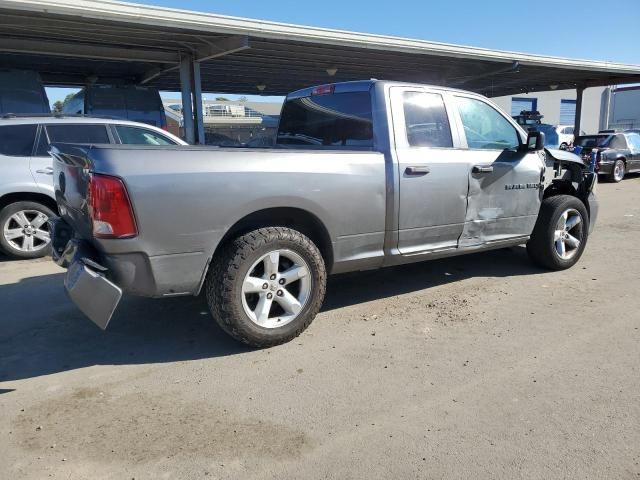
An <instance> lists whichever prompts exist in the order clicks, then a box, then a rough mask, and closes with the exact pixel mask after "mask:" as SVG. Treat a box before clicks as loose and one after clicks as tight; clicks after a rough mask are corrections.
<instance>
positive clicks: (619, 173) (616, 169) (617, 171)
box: [613, 162, 624, 181]
mask: <svg viewBox="0 0 640 480" xmlns="http://www.w3.org/2000/svg"><path fill="white" fill-rule="evenodd" d="M623 176H624V163H622V162H616V164H615V165H614V166H613V178H615V179H616V180H618V181H620V180H622V177H623Z"/></svg>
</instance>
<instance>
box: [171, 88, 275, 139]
mask: <svg viewBox="0 0 640 480" xmlns="http://www.w3.org/2000/svg"><path fill="white" fill-rule="evenodd" d="M163 103H164V105H165V110H166V111H171V112H173V113H174V114H178V115H180V113H179V112H181V110H182V102H181V100H179V99H168V98H166V99H164V100H163ZM281 108H282V102H249V101H240V100H236V101H233V100H204V101H203V107H202V112H203V120H204V128H205V139H206V140H205V141H206V143H207V144H209V145H220V146H234V145H243V144H249V145H255V146H260V145H264V146H266V145H269V144H270V143H271V141H272V139H273V138H275V134H276V130H277V128H278V120H279V118H280V109H281Z"/></svg>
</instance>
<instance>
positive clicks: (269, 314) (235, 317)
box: [205, 227, 327, 348]
mask: <svg viewBox="0 0 640 480" xmlns="http://www.w3.org/2000/svg"><path fill="white" fill-rule="evenodd" d="M326 277H327V274H326V269H325V265H324V261H323V259H322V255H321V254H320V251H319V250H318V248H317V247H316V245H315V244H314V243H313V242H312V241H311V240H310V239H309V238H308V237H306V236H305V235H303V234H302V233H300V232H298V231H296V230H293V229H290V228H283V227H269V228H261V229H258V230H254V231H252V232H249V233H247V234H245V235H242V236H240V237H238V238H236V239H234V240H233V241H231V242H229V243H228V244H227V245H225V246H224V247H223V249H222V251H221V252H220V253H219V254H216V256H215V258H214V260H213V262H212V264H211V268H210V269H209V273H208V275H207V281H206V285H205V291H206V296H207V302H208V304H209V308H210V310H211V313H212V315H213V316H214V318H215V319H216V321H217V322H218V324H219V325H220V327H222V329H223V330H224V331H225V332H227V333H228V334H229V335H231V336H232V337H233V338H235V339H236V340H239V341H240V342H243V343H246V344H247V345H250V346H253V347H258V348H264V347H271V346H274V345H279V344H281V343H286V342H288V341H290V340H292V339H294V338H295V337H297V336H298V335H300V333H302V332H303V331H304V330H305V329H306V328H307V327H308V326H309V325H310V324H311V322H312V321H313V319H314V318H315V316H316V314H317V313H318V311H319V310H320V307H321V305H322V301H323V300H324V294H325V288H326Z"/></svg>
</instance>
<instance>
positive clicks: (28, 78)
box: [0, 70, 51, 114]
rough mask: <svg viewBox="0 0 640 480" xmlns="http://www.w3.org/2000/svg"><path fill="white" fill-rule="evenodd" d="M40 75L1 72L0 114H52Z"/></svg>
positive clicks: (24, 72)
mask: <svg viewBox="0 0 640 480" xmlns="http://www.w3.org/2000/svg"><path fill="white" fill-rule="evenodd" d="M50 112H51V107H50V106H49V99H48V98H47V92H46V91H45V89H44V85H43V84H42V80H41V79H40V75H38V73H36V72H31V71H26V70H0V114H7V113H18V114H24V113H50Z"/></svg>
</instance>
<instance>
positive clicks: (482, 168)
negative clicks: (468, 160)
mask: <svg viewBox="0 0 640 480" xmlns="http://www.w3.org/2000/svg"><path fill="white" fill-rule="evenodd" d="M471 172H472V173H491V172H493V167H492V166H491V165H474V166H473V168H472V169H471Z"/></svg>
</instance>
